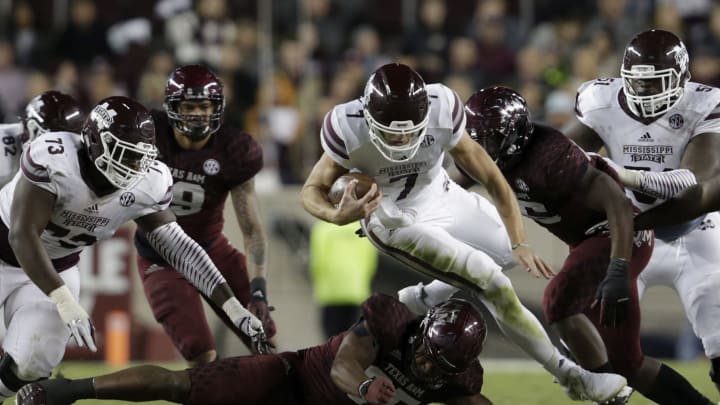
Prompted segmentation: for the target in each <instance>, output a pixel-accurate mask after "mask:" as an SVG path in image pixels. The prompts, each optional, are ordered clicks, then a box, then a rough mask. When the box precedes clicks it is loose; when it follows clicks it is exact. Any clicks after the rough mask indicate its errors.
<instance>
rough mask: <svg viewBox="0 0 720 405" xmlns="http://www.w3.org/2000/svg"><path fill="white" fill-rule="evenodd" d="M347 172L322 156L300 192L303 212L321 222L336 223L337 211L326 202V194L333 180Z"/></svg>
mask: <svg viewBox="0 0 720 405" xmlns="http://www.w3.org/2000/svg"><path fill="white" fill-rule="evenodd" d="M347 171H348V170H347V169H346V168H344V167H342V166H340V165H339V164H337V163H335V162H334V161H333V160H332V158H330V157H329V156H328V155H326V154H323V155H322V156H321V157H320V159H319V160H318V161H317V163H315V166H314V167H313V169H312V171H311V172H310V174H309V175H308V178H307V180H305V184H304V185H303V188H302V191H301V192H300V199H301V201H302V205H303V208H305V211H307V212H309V213H310V214H311V215H312V216H314V217H316V218H319V219H322V220H323V221H327V222H331V223H337V218H336V217H335V214H336V213H337V210H336V209H335V207H334V206H333V205H332V204H331V203H330V201H328V199H327V193H328V190H330V187H331V186H332V184H333V182H334V181H335V179H337V178H338V177H340V176H341V175H342V174H343V173H347Z"/></svg>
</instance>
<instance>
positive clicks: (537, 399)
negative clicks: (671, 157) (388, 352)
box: [5, 360, 719, 405]
mask: <svg viewBox="0 0 720 405" xmlns="http://www.w3.org/2000/svg"><path fill="white" fill-rule="evenodd" d="M669 364H670V365H671V366H672V367H674V368H675V369H676V370H678V371H679V372H680V373H681V374H683V375H684V376H685V377H687V378H688V380H690V382H691V383H692V384H693V385H694V386H695V387H696V388H698V389H699V390H700V391H701V392H702V393H703V394H705V395H706V396H708V397H709V398H710V399H712V400H713V401H718V400H719V395H718V392H717V391H716V390H715V387H714V386H713V385H712V383H711V382H710V379H709V378H708V376H707V372H708V363H707V361H697V362H683V363H678V362H669ZM483 365H484V367H485V383H484V384H483V393H485V395H486V396H487V397H489V398H490V399H491V400H492V401H493V403H494V404H495V405H548V404H552V405H570V404H579V403H580V402H573V401H571V400H570V399H568V398H567V397H566V396H565V394H564V393H563V391H562V390H561V389H560V387H559V386H558V385H556V384H553V383H552V377H551V376H550V375H549V374H547V373H545V372H544V371H543V370H542V369H541V368H540V367H539V366H538V365H536V364H535V363H532V362H530V361H505V360H486V361H483ZM167 366H168V367H169V368H173V369H180V368H182V367H183V365H182V364H180V363H175V364H171V365H167ZM59 371H60V372H61V373H62V374H63V375H65V376H66V377H69V378H75V377H89V376H93V375H97V374H102V373H107V372H109V371H112V370H111V369H109V368H107V367H106V366H105V365H104V364H103V363H80V362H66V363H63V364H62V365H61V367H60V369H59ZM145 403H146V404H155V405H160V404H169V402H163V401H155V402H145ZM586 403H587V402H586ZM5 404H6V405H11V404H14V400H8V401H5ZM77 404H84V405H91V404H101V405H112V404H127V402H122V401H102V402H101V401H97V400H96V401H92V400H86V401H78V402H77ZM630 404H632V405H645V404H652V402H650V401H648V400H647V399H645V398H644V397H643V396H642V395H640V394H637V393H635V394H634V395H633V396H632V398H631V400H630Z"/></svg>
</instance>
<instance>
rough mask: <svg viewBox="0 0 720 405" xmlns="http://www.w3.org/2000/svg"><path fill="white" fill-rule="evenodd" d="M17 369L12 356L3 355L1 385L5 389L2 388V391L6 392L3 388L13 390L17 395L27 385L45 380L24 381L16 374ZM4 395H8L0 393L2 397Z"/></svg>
mask: <svg viewBox="0 0 720 405" xmlns="http://www.w3.org/2000/svg"><path fill="white" fill-rule="evenodd" d="M16 369H17V364H15V360H14V359H13V358H12V356H10V355H9V354H8V353H3V355H2V358H0V385H2V386H4V387H0V391H4V389H3V388H7V389H9V390H12V392H13V393H15V392H17V391H18V390H19V389H20V388H21V387H22V386H23V385H25V384H29V383H31V382H34V381H39V380H44V378H40V379H38V380H32V381H26V380H23V379H21V378H20V377H18V376H17V374H16V373H15V370H16ZM4 394H6V393H5V392H0V395H4Z"/></svg>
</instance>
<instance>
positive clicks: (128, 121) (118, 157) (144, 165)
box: [82, 96, 158, 189]
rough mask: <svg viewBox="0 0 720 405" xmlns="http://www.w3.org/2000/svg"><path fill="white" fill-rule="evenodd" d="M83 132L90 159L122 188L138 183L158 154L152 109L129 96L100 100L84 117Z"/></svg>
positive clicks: (109, 179) (116, 185) (111, 180)
mask: <svg viewBox="0 0 720 405" xmlns="http://www.w3.org/2000/svg"><path fill="white" fill-rule="evenodd" d="M82 136H83V142H84V143H85V145H86V147H87V150H88V155H89V156H90V160H91V161H92V162H93V163H94V164H95V167H96V168H97V169H98V170H99V171H100V173H102V174H103V175H104V176H105V178H107V180H108V181H109V182H110V183H111V184H112V185H113V186H115V187H117V188H119V189H128V188H131V187H133V186H134V185H135V184H137V182H138V181H140V180H141V179H142V178H143V176H145V175H146V174H147V172H148V170H149V169H150V165H152V163H153V162H154V160H155V158H156V157H157V155H158V150H157V147H156V146H155V123H154V122H153V119H152V116H151V115H150V112H149V111H148V110H147V109H146V108H145V107H144V106H143V105H142V104H140V103H138V102H137V101H135V100H133V99H130V98H127V97H122V96H114V97H108V98H106V99H103V100H101V101H100V102H99V103H98V104H97V105H96V106H95V107H94V108H93V110H92V111H91V112H90V116H89V117H88V119H87V120H86V121H85V125H84V126H83V129H82Z"/></svg>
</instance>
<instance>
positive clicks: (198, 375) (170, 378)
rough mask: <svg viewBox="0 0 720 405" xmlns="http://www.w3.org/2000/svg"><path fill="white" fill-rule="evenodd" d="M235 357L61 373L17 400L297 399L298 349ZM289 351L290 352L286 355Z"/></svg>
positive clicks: (49, 404)
mask: <svg viewBox="0 0 720 405" xmlns="http://www.w3.org/2000/svg"><path fill="white" fill-rule="evenodd" d="M282 356H283V357H281V356H280V355H270V356H246V357H232V358H227V359H223V360H218V361H215V362H212V363H209V364H204V365H201V366H198V367H195V368H190V369H186V370H178V371H171V370H168V369H165V368H162V367H158V366H151V365H144V366H137V367H131V368H127V369H124V370H121V371H118V372H115V373H112V374H106V375H102V376H98V377H92V378H84V379H77V380H70V379H66V378H57V379H52V380H44V381H39V382H35V383H31V384H28V385H25V386H24V387H22V388H21V389H20V391H19V392H18V395H17V398H16V401H17V402H16V403H17V405H69V404H72V403H73V402H75V401H78V400H81V399H94V400H105V399H107V400H122V401H130V402H145V401H156V400H163V401H169V402H174V403H179V404H188V405H235V404H237V403H238V399H239V398H242V402H243V403H262V404H268V405H280V404H289V405H292V404H297V403H298V402H297V400H296V398H295V393H296V392H297V389H296V387H295V384H296V383H297V381H296V379H295V378H294V377H293V376H294V375H295V374H293V373H292V372H288V370H291V369H294V368H293V367H289V366H288V364H291V363H294V362H295V361H296V359H297V356H296V355H295V354H294V353H285V354H283V355H282ZM288 356H289V357H288Z"/></svg>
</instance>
